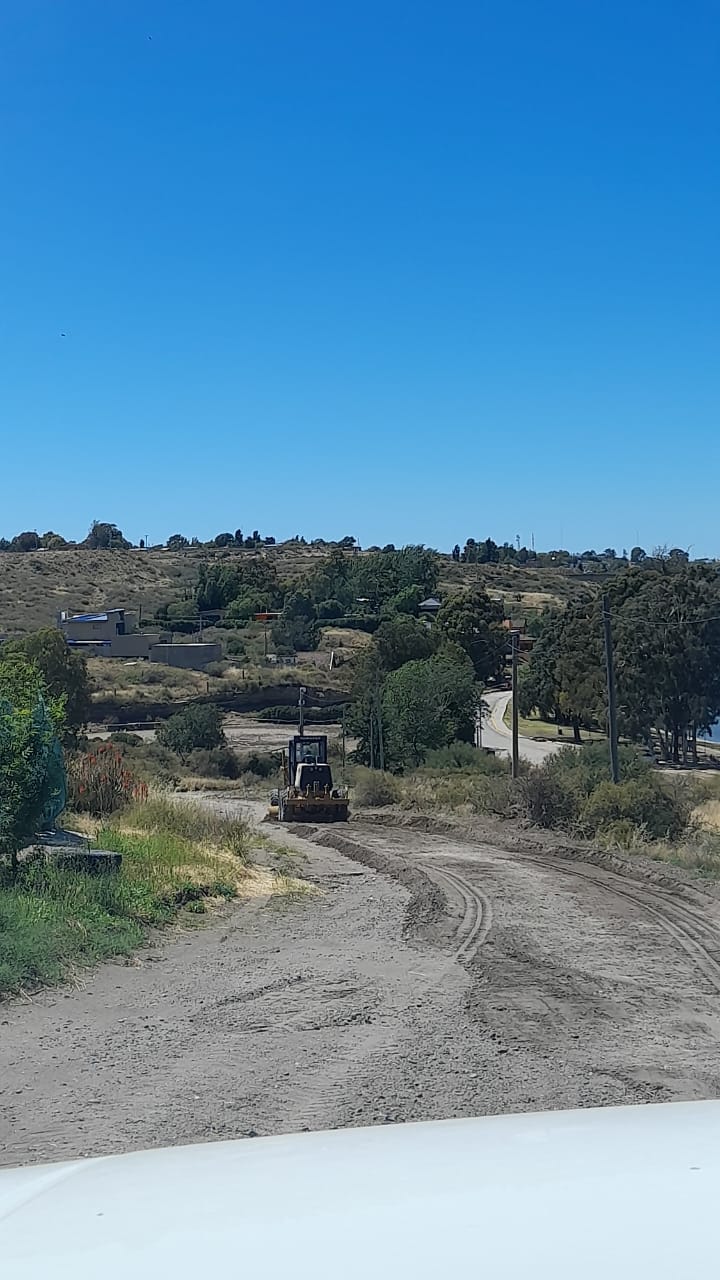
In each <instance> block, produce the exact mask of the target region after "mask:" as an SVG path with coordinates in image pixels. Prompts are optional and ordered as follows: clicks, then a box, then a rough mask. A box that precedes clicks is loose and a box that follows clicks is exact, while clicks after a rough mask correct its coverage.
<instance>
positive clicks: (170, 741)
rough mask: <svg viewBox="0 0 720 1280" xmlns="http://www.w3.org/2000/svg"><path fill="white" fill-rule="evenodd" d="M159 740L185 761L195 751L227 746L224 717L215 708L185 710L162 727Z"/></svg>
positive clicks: (171, 717) (206, 706)
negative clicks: (223, 725)
mask: <svg viewBox="0 0 720 1280" xmlns="http://www.w3.org/2000/svg"><path fill="white" fill-rule="evenodd" d="M157 740H158V742H159V743H160V744H161V746H163V747H167V748H168V750H169V751H174V752H175V754H176V755H178V756H179V757H180V759H181V760H183V761H185V760H186V759H187V757H188V756H189V755H190V752H191V751H196V750H201V749H202V750H206V751H211V750H212V749H213V747H221V746H224V745H225V734H224V733H223V727H222V715H221V713H220V711H219V710H218V708H217V707H215V706H212V705H211V704H209V705H200V706H190V707H185V709H184V710H183V711H178V712H177V713H176V714H175V715H174V716H170V718H169V720H166V721H165V723H164V724H161V725H160V727H159V729H158V731H157Z"/></svg>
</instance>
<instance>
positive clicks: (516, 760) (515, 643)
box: [510, 631, 520, 779]
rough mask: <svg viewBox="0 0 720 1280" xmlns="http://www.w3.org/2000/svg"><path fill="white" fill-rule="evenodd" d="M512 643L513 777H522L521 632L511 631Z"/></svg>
mask: <svg viewBox="0 0 720 1280" xmlns="http://www.w3.org/2000/svg"><path fill="white" fill-rule="evenodd" d="M510 639H511V642H512V776H513V779H515V778H518V777H519V775H520V744H519V740H518V655H519V653H520V632H519V631H511V633H510Z"/></svg>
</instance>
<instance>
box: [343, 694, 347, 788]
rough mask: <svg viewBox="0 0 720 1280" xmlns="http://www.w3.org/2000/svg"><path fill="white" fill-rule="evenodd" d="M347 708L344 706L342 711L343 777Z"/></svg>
mask: <svg viewBox="0 0 720 1280" xmlns="http://www.w3.org/2000/svg"><path fill="white" fill-rule="evenodd" d="M346 710H347V707H346V706H344V707H343V713H342V768H343V777H344V776H345V712H346Z"/></svg>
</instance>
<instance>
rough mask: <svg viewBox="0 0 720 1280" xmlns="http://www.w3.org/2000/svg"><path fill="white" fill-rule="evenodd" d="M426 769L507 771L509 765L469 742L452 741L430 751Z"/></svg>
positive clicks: (497, 772)
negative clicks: (445, 745)
mask: <svg viewBox="0 0 720 1280" xmlns="http://www.w3.org/2000/svg"><path fill="white" fill-rule="evenodd" d="M423 768H424V769H463V770H470V771H472V772H478V773H496V774H502V773H507V772H508V768H509V765H508V763H507V761H506V760H502V759H501V758H500V757H499V756H494V755H491V754H490V752H489V751H481V750H478V748H477V747H473V746H471V744H470V743H469V742H451V743H450V744H449V746H447V747H437V748H436V750H435V751H428V753H427V755H426V757H425V764H424V766H423Z"/></svg>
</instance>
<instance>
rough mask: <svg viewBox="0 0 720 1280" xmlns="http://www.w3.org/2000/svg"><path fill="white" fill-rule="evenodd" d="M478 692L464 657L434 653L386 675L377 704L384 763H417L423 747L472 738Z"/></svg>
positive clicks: (427, 748)
mask: <svg viewBox="0 0 720 1280" xmlns="http://www.w3.org/2000/svg"><path fill="white" fill-rule="evenodd" d="M478 701H479V690H478V687H477V685H476V684H475V680H474V672H473V668H472V664H471V663H470V662H469V661H468V660H467V658H465V657H460V659H459V660H458V659H457V658H455V657H453V656H451V655H441V654H438V655H436V656H435V657H433V658H429V659H425V660H424V661H418V662H406V663H405V665H404V666H402V667H399V668H398V670H397V671H394V672H393V673H392V674H391V675H390V676H388V678H387V681H386V683H385V688H384V691H383V698H382V707H383V721H384V729H385V734H386V750H385V756H386V761H387V762H389V763H392V764H394V765H399V766H403V765H408V764H409V765H411V766H413V767H417V766H418V765H419V764H422V762H423V760H424V759H425V756H426V755H427V752H428V751H431V750H433V748H436V747H442V746H446V745H447V744H448V743H450V742H452V741H454V740H455V739H456V738H458V737H459V736H462V737H465V738H467V737H468V736H470V737H471V736H472V730H473V727H474V721H475V714H476V712H477V707H478Z"/></svg>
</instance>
